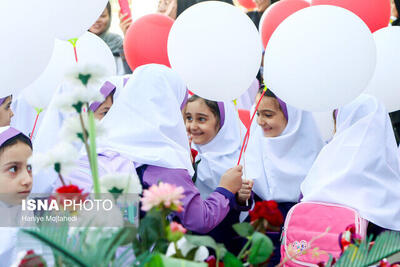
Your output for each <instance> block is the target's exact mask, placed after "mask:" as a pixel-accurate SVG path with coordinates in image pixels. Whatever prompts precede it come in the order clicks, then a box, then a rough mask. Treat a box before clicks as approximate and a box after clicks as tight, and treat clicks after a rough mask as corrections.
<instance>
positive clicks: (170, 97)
mask: <svg viewBox="0 0 400 267" xmlns="http://www.w3.org/2000/svg"><path fill="white" fill-rule="evenodd" d="M185 96H186V86H185V85H184V84H183V82H182V81H181V79H180V78H179V77H178V75H177V74H176V73H175V72H173V71H172V70H171V69H169V68H167V67H165V66H161V65H156V64H150V65H146V66H142V67H139V68H137V69H136V70H135V71H134V74H133V75H132V77H131V79H130V80H129V82H128V83H127V85H126V87H125V88H124V89H122V91H121V93H120V96H119V97H118V98H117V100H116V101H115V104H114V107H113V108H112V109H111V110H110V112H109V113H108V114H107V116H106V117H105V118H104V120H103V123H104V126H105V127H106V128H107V129H109V134H108V136H107V139H106V140H100V141H99V147H98V150H97V151H98V156H99V157H98V158H99V172H100V177H101V176H102V175H103V174H104V173H107V172H131V171H135V168H138V169H137V172H138V175H139V177H140V178H141V180H142V182H143V186H144V187H145V188H146V187H149V186H151V185H154V184H157V183H158V182H159V181H162V182H165V183H169V184H175V185H176V186H182V187H183V188H184V190H185V192H184V195H185V197H184V199H183V208H184V211H183V212H181V213H178V214H176V215H177V216H178V218H179V219H180V221H181V223H182V224H183V225H184V226H185V227H186V228H188V229H189V230H192V231H197V232H201V233H206V232H209V231H210V230H211V229H213V228H214V227H215V226H216V225H218V224H219V223H220V222H221V221H222V219H223V218H224V217H225V216H226V214H227V213H228V211H229V207H230V205H231V206H236V205H237V203H236V199H235V194H236V193H237V192H238V191H239V189H240V188H241V186H242V179H241V175H242V171H241V167H240V166H239V167H235V168H233V169H231V170H228V171H227V172H226V173H225V174H224V175H223V177H222V178H221V180H220V183H219V186H218V188H217V189H216V190H215V191H214V192H213V193H211V194H210V196H209V197H208V198H207V200H202V199H201V197H200V193H199V192H198V190H197V189H196V187H195V185H194V183H193V181H192V178H191V177H192V175H193V173H194V172H193V168H192V163H191V161H190V152H189V151H190V150H189V145H188V138H187V134H186V130H185V126H184V122H183V119H182V113H181V110H180V107H182V106H184V99H185ZM80 165H81V166H80V171H79V172H77V173H76V174H75V177H72V176H70V177H66V180H68V179H70V178H74V179H75V180H76V181H77V180H84V181H87V180H90V179H91V178H90V176H89V177H88V175H87V173H88V169H89V166H88V162H87V160H82V161H81V162H80Z"/></svg>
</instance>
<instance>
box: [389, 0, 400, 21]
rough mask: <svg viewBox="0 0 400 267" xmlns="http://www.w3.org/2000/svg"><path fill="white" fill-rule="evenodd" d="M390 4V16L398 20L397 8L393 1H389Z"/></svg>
mask: <svg viewBox="0 0 400 267" xmlns="http://www.w3.org/2000/svg"><path fill="white" fill-rule="evenodd" d="M391 2H392V12H391V13H392V16H393V17H396V18H398V17H399V13H398V11H397V7H396V4H395V3H394V0H392V1H391Z"/></svg>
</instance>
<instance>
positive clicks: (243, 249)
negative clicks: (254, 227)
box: [237, 236, 252, 260]
mask: <svg viewBox="0 0 400 267" xmlns="http://www.w3.org/2000/svg"><path fill="white" fill-rule="evenodd" d="M251 239H252V236H250V237H249V239H248V240H247V242H246V244H245V245H244V247H243V248H242V250H241V251H240V253H239V255H238V256H237V258H238V259H239V260H241V259H242V258H243V256H244V253H245V252H246V250H247V249H248V248H249V246H250V244H251Z"/></svg>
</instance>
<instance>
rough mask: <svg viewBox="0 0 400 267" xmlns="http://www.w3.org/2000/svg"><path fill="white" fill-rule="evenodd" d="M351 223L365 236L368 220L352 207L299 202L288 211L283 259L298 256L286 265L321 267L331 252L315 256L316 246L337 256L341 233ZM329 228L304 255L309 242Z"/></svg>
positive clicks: (339, 250) (288, 266) (283, 231)
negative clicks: (303, 252) (319, 265)
mask: <svg viewBox="0 0 400 267" xmlns="http://www.w3.org/2000/svg"><path fill="white" fill-rule="evenodd" d="M351 224H354V225H355V228H356V234H358V235H359V236H360V237H361V238H365V236H366V233H367V225H368V221H366V220H364V219H363V218H361V217H360V215H359V214H358V212H357V211H356V210H354V209H352V208H349V207H345V206H341V205H336V204H327V203H318V202H301V203H298V204H296V205H295V206H293V207H292V208H291V209H290V211H289V212H288V214H287V216H286V220H285V225H284V228H283V230H282V244H281V261H283V260H284V259H285V258H286V257H289V255H292V256H293V255H298V256H296V258H295V259H292V260H288V261H286V262H285V264H284V266H286V267H298V266H318V265H317V263H319V262H327V261H328V260H329V255H326V254H320V256H319V257H315V256H313V251H312V250H313V249H314V248H318V249H319V250H320V251H325V252H327V253H328V254H331V255H332V256H333V257H334V258H338V257H339V256H340V254H341V248H340V245H339V235H340V234H341V233H343V232H344V231H345V230H346V227H347V226H349V225H351ZM328 227H329V228H330V230H329V232H328V233H327V234H325V235H323V236H322V237H321V238H318V239H316V240H314V241H313V242H312V244H311V249H309V250H308V252H307V253H306V254H305V255H303V254H301V252H302V251H304V250H305V249H307V248H308V247H309V245H310V244H309V243H310V241H311V240H312V239H313V238H316V237H318V236H321V235H322V234H323V233H324V232H326V230H327V228H328ZM288 252H289V253H288Z"/></svg>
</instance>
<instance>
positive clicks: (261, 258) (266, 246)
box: [248, 232, 274, 264]
mask: <svg viewBox="0 0 400 267" xmlns="http://www.w3.org/2000/svg"><path fill="white" fill-rule="evenodd" d="M273 249H274V245H273V244H272V241H271V239H269V238H268V237H267V236H266V235H263V234H261V233H259V232H255V233H254V234H253V237H252V240H251V248H250V254H249V259H248V260H249V262H250V264H260V263H263V262H265V261H266V260H268V259H269V257H270V256H271V254H272V251H273Z"/></svg>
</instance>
